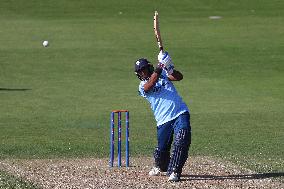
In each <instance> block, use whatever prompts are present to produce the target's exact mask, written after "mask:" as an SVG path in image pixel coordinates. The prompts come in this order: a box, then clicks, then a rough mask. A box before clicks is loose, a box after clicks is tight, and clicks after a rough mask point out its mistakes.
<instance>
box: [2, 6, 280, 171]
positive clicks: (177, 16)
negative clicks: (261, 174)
mask: <svg viewBox="0 0 284 189" xmlns="http://www.w3.org/2000/svg"><path fill="white" fill-rule="evenodd" d="M156 9H158V10H159V13H160V22H161V23H160V25H161V32H162V37H163V40H164V45H165V47H166V49H167V50H168V51H169V53H170V54H171V56H172V58H173V61H174V63H175V65H176V68H177V69H179V70H180V71H182V73H183V74H184V80H183V81H181V82H178V83H176V87H177V89H178V90H179V92H180V94H181V96H182V97H183V99H184V101H185V102H186V103H187V104H188V105H189V107H190V109H191V121H192V128H193V141H192V148H191V154H192V155H206V156H221V157H223V158H227V159H229V160H232V161H234V162H238V163H240V164H242V165H244V166H246V167H249V168H252V169H254V170H257V171H276V172H279V171H283V167H284V159H283V154H284V148H283V144H284V142H283V141H284V127H283V126H284V125H283V123H284V88H283V84H284V77H283V74H284V64H283V62H284V55H283V52H284V43H283V40H284V36H283V31H284V25H283V23H284V13H283V9H284V3H283V2H282V1H280V0H250V1H247V0H241V1H239V0H238V1H237V0H232V1H230V2H228V1H225V0H213V1H209V0H208V1H206V0H203V1H199V0H194V1H186V0H180V1H177V2H174V1H161V0H160V1H149V0H147V1H131V0H125V1H123V2H120V1H110V0H105V1H98V0H96V1H91V0H81V1H76V0H68V1H67V0H49V1H45V0H30V1H28V2H27V1H23V0H15V1H10V0H1V2H0V22H1V28H0V104H1V106H0V129H1V132H0V142H1V145H0V158H2V159H3V158H54V157H90V156H91V157H106V156H108V153H109V146H108V145H109V115H110V111H111V110H112V109H129V110H130V126H131V130H130V137H131V141H130V147H131V155H132V156H137V155H151V154H152V151H153V148H154V146H155V142H156V139H155V126H154V125H155V121H154V118H153V115H152V112H151V110H150V107H149V105H148V103H147V102H146V101H145V100H144V99H142V98H141V97H139V96H138V93H137V89H138V82H139V81H138V80H137V78H136V76H135V75H134V73H133V64H134V61H135V60H136V59H137V58H139V57H142V56H144V57H147V58H149V59H150V60H152V61H153V60H154V59H155V58H156V56H157V53H158V50H157V45H156V43H155V39H154V34H153V25H152V22H153V21H152V19H153V18H152V17H153V13H154V10H156ZM209 16H221V19H217V20H212V19H209ZM43 40H49V42H50V46H49V47H48V48H44V47H42V45H41V43H42V41H43Z"/></svg>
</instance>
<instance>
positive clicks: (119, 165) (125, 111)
mask: <svg viewBox="0 0 284 189" xmlns="http://www.w3.org/2000/svg"><path fill="white" fill-rule="evenodd" d="M122 113H125V164H126V165H125V166H126V167H129V111H128V110H113V111H112V112H111V115H110V160H109V166H110V167H113V162H114V143H115V141H114V133H115V128H114V127H115V122H114V120H115V114H117V117H118V119H117V131H118V137H117V166H118V167H121V141H122V138H121V114H122Z"/></svg>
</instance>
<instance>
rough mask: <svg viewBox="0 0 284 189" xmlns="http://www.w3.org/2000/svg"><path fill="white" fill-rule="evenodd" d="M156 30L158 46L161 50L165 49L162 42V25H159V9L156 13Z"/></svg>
mask: <svg viewBox="0 0 284 189" xmlns="http://www.w3.org/2000/svg"><path fill="white" fill-rule="evenodd" d="M154 32H155V36H156V39H157V43H158V47H159V49H160V51H163V50H164V48H163V43H162V38H161V33H160V27H159V17H158V11H155V14H154Z"/></svg>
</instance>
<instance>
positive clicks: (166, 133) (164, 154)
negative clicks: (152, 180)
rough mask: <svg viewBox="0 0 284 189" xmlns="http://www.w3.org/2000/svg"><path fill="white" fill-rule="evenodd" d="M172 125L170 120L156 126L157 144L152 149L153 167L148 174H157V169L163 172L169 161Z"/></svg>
mask: <svg viewBox="0 0 284 189" xmlns="http://www.w3.org/2000/svg"><path fill="white" fill-rule="evenodd" d="M173 132H174V130H173V125H172V122H167V123H165V124H163V125H161V126H159V127H157V139H158V146H157V147H156V148H155V150H154V154H153V155H154V160H155V163H154V169H155V168H158V169H156V170H153V171H152V172H151V171H150V172H149V175H157V174H158V173H157V172H159V171H162V172H165V171H167V169H168V165H169V162H170V149H171V144H172V141H173ZM155 173H157V174H155Z"/></svg>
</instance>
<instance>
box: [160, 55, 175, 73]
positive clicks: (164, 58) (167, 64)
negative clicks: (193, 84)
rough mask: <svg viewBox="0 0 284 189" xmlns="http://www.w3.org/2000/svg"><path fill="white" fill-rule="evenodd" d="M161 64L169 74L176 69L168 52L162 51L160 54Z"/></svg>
mask: <svg viewBox="0 0 284 189" xmlns="http://www.w3.org/2000/svg"><path fill="white" fill-rule="evenodd" d="M158 61H159V66H160V67H162V68H163V69H164V70H165V71H166V73H167V75H171V74H172V73H173V71H174V64H173V62H172V59H171V57H170V55H169V53H168V52H163V51H160V53H159V55H158Z"/></svg>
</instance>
